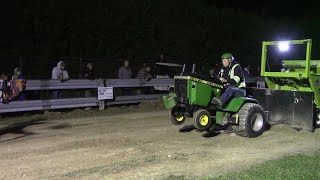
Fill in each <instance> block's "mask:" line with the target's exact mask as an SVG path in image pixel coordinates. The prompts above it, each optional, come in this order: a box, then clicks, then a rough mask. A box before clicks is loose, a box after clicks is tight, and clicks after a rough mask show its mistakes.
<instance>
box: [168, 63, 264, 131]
mask: <svg viewBox="0 0 320 180" xmlns="http://www.w3.org/2000/svg"><path fill="white" fill-rule="evenodd" d="M183 69H185V68H183ZM194 69H195V68H193V72H192V73H191V74H189V75H186V74H185V73H184V72H183V73H182V75H181V76H175V77H174V80H175V93H171V94H169V95H168V96H163V97H162V99H163V102H164V105H165V107H166V108H167V109H171V121H172V123H173V124H175V125H180V124H182V123H184V122H185V120H186V118H188V117H191V118H193V121H194V122H193V125H194V127H195V128H197V129H198V130H200V131H209V130H214V129H219V127H221V126H225V125H228V124H231V125H232V128H233V132H234V133H236V134H237V135H240V136H246V137H257V136H259V135H261V134H262V133H263V132H264V130H265V126H266V116H265V112H264V110H263V108H262V107H261V106H260V105H259V104H258V101H257V100H255V99H252V98H248V97H239V98H233V99H232V100H231V101H230V102H228V103H227V104H226V105H225V106H223V108H222V109H221V108H220V109H219V108H217V106H216V105H214V104H211V100H212V98H213V97H219V96H220V95H221V93H222V91H223V89H224V87H223V85H222V84H220V83H221V82H220V83H219V80H218V78H212V79H210V80H209V79H205V78H199V77H197V75H196V73H195V72H194Z"/></svg>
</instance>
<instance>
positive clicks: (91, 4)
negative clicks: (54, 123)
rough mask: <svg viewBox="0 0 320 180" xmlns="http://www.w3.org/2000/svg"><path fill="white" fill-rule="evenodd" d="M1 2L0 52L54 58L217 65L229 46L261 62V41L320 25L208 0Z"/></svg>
mask: <svg viewBox="0 0 320 180" xmlns="http://www.w3.org/2000/svg"><path fill="white" fill-rule="evenodd" d="M2 3H3V4H2V5H1V6H0V18H1V28H0V34H1V36H2V37H1V40H0V56H17V57H18V56H23V57H31V56H40V57H45V58H37V60H38V61H45V62H46V63H47V64H50V65H53V64H54V63H55V62H53V59H52V58H50V57H58V56H64V57H65V56H67V57H96V58H106V59H109V58H110V59H119V58H121V57H124V56H126V57H129V59H130V58H136V59H149V58H151V57H155V56H157V55H158V54H159V53H164V54H166V55H167V56H168V57H172V59H173V60H174V61H180V63H181V62H203V63H209V64H214V63H215V61H216V60H217V59H218V57H219V56H220V54H221V53H223V52H226V51H229V52H232V53H234V54H235V56H236V57H237V58H238V59H239V60H240V61H241V63H243V64H257V63H259V62H260V54H261V50H260V47H261V46H260V45H261V41H263V40H278V39H287V38H290V39H298V38H313V39H315V38H318V37H317V33H318V32H319V25H318V24H319V23H317V21H305V20H299V21H298V20H295V19H285V18H284V19H283V18H282V19H277V18H266V17H263V16H258V15H255V14H253V13H246V12H244V11H241V10H239V9H232V8H228V7H225V8H217V7H215V6H212V5H210V6H209V5H208V1H205V0H201V1H195V0H184V1H178V0H177V1H156V0H143V1H136V0H117V1H105V0H94V1H56V0H46V1H42V0H34V1H7V2H5V3H4V2H2ZM318 39H319V38H318ZM315 40H316V39H315ZM318 44H319V43H318ZM318 44H317V43H316V47H319V45H318ZM318 49H319V48H318ZM27 59H28V58H27ZM29 59H30V58H29ZM3 60H4V59H3ZM3 60H1V61H3ZM105 64H106V67H107V65H108V62H105ZM5 68H12V65H10V64H8V65H7V66H5V65H3V66H2V67H1V66H0V70H2V71H4V70H3V69H5ZM112 69H114V67H113V68H112Z"/></svg>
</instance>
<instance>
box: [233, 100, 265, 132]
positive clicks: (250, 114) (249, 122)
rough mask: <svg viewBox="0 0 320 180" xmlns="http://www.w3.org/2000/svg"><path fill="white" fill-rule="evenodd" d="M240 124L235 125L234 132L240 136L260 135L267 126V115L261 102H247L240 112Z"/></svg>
mask: <svg viewBox="0 0 320 180" xmlns="http://www.w3.org/2000/svg"><path fill="white" fill-rule="evenodd" d="M238 115H239V116H238V117H239V120H238V123H239V124H238V125H234V126H233V132H234V133H235V134H237V135H239V136H244V137H249V138H253V137H257V136H260V135H261V134H262V133H263V132H264V130H265V127H266V115H265V113H264V110H263V108H262V107H261V106H260V105H259V104H254V103H246V104H244V105H243V106H242V107H241V109H240V111H239V112H238Z"/></svg>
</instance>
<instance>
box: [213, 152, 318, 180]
mask: <svg viewBox="0 0 320 180" xmlns="http://www.w3.org/2000/svg"><path fill="white" fill-rule="evenodd" d="M319 168H320V151H318V152H316V153H314V154H312V155H302V154H299V155H294V156H287V157H284V158H282V159H278V160H271V161H268V162H266V163H263V164H261V165H259V166H257V167H253V168H251V169H249V170H244V171H240V172H235V173H228V174H226V175H224V176H220V177H218V178H214V180H230V179H232V180H237V179H248V180H251V179H259V180H264V179H266V180H267V179H268V180H269V179H281V180H283V179H290V180H301V179H308V180H311V179H320V171H319Z"/></svg>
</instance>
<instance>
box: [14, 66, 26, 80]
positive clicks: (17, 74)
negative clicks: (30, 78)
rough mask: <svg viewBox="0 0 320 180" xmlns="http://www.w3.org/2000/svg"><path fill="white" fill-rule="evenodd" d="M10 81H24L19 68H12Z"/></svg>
mask: <svg viewBox="0 0 320 180" xmlns="http://www.w3.org/2000/svg"><path fill="white" fill-rule="evenodd" d="M11 79H12V80H17V79H24V77H23V75H22V73H21V70H20V68H18V67H16V68H14V70H13V76H12V78H11Z"/></svg>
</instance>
